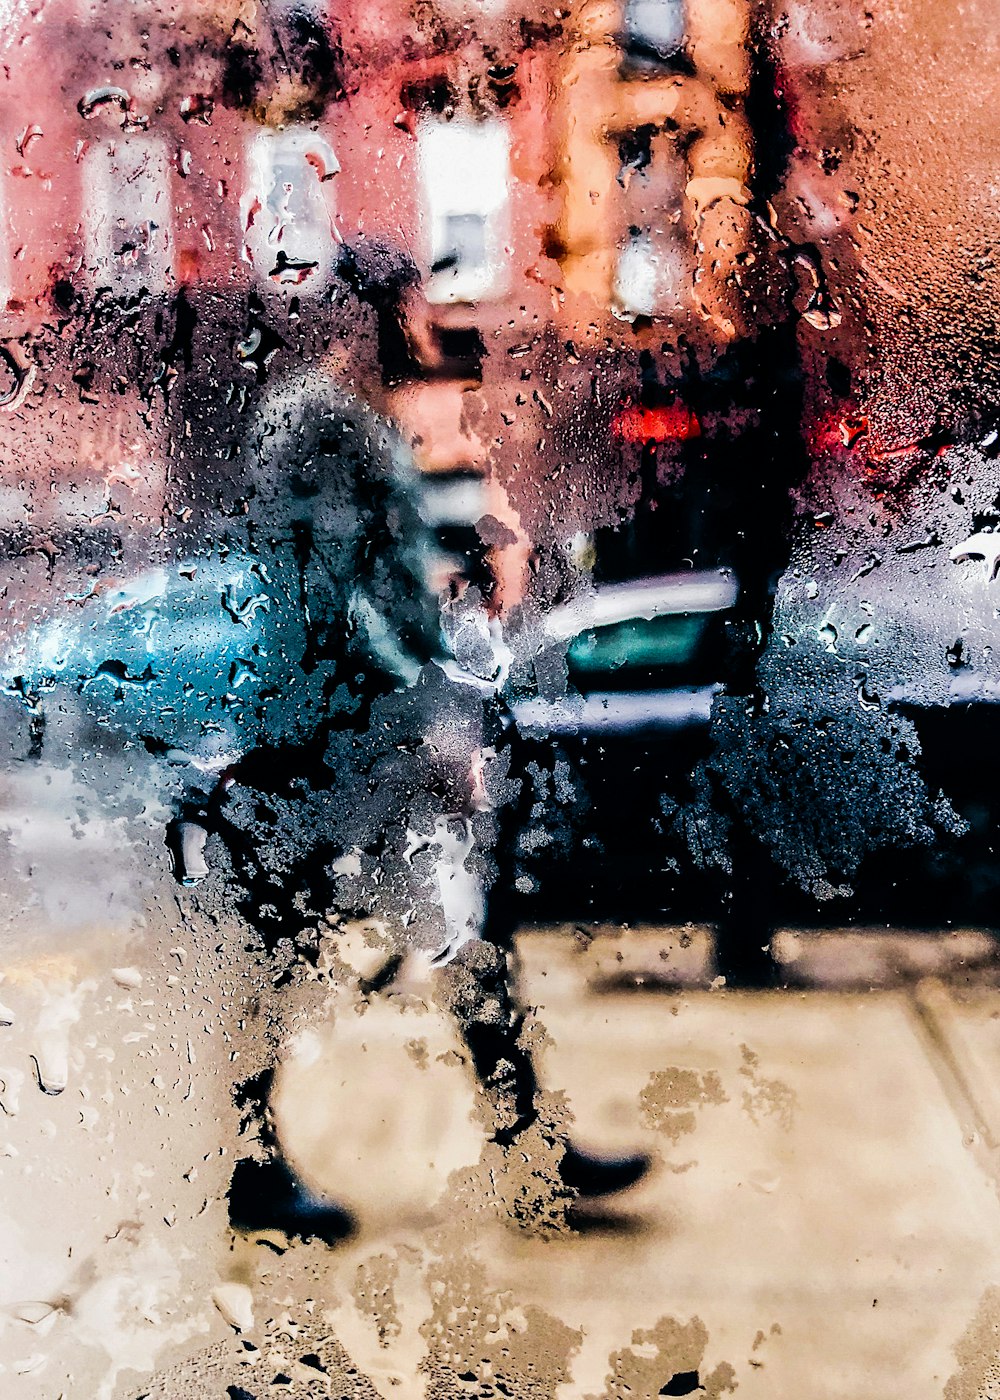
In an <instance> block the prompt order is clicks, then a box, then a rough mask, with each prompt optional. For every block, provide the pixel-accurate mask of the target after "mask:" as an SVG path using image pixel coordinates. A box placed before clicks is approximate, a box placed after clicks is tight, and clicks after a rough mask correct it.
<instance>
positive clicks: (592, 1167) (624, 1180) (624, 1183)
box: [560, 1147, 652, 1200]
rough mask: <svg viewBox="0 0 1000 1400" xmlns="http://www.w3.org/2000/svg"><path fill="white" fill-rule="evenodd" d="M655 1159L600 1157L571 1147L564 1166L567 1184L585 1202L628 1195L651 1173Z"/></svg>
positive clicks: (639, 1154) (637, 1154) (644, 1156)
mask: <svg viewBox="0 0 1000 1400" xmlns="http://www.w3.org/2000/svg"><path fill="white" fill-rule="evenodd" d="M651 1165H652V1159H651V1158H650V1157H649V1156H647V1154H646V1153H645V1152H635V1153H632V1154H630V1155H629V1156H625V1157H598V1156H595V1155H593V1154H592V1153H589V1152H581V1151H580V1149H579V1148H577V1147H567V1148H566V1151H565V1154H564V1155H563V1159H562V1162H561V1164H560V1172H561V1174H562V1179H563V1184H564V1185H565V1186H568V1187H569V1189H570V1190H571V1191H575V1192H576V1194H577V1196H579V1197H580V1198H581V1199H583V1200H593V1199H594V1197H596V1196H612V1195H614V1194H615V1193H616V1192H617V1191H626V1190H627V1189H628V1188H629V1187H630V1186H634V1185H635V1184H636V1182H637V1181H641V1180H642V1178H643V1177H644V1176H645V1175H646V1173H647V1172H648V1171H649V1168H650V1166H651Z"/></svg>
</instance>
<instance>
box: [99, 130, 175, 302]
mask: <svg viewBox="0 0 1000 1400" xmlns="http://www.w3.org/2000/svg"><path fill="white" fill-rule="evenodd" d="M83 188H84V190H85V191H87V192H89V204H88V207H87V210H86V214H85V230H86V233H85V237H86V252H87V268H88V272H89V276H90V281H91V284H92V285H93V287H94V288H95V289H97V288H101V287H107V288H109V289H110V290H111V292H112V293H113V295H115V296H130V295H134V294H135V293H137V292H139V291H141V290H142V289H143V288H145V289H146V290H148V291H151V292H155V291H162V290H163V289H165V288H166V286H167V284H168V283H169V281H170V279H171V276H172V272H173V207H172V193H171V181H170V167H169V161H168V159H167V152H166V147H165V145H164V143H163V142H162V141H160V140H158V139H156V138H155V137H150V136H128V137H121V138H118V139H115V140H114V141H109V142H106V143H101V144H99V145H95V146H92V147H91V149H90V150H89V151H88V152H87V153H86V156H85V157H84V161H83Z"/></svg>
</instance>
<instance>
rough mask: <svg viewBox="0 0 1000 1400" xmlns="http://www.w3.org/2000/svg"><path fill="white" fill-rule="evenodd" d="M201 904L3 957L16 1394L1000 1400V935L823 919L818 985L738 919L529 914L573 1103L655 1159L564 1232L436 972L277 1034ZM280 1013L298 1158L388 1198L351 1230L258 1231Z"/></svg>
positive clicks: (530, 997)
mask: <svg viewBox="0 0 1000 1400" xmlns="http://www.w3.org/2000/svg"><path fill="white" fill-rule="evenodd" d="M192 928H193V930H194V931H193V932H192V933H191V934H190V936H189V935H187V934H186V933H185V931H184V930H183V929H182V928H179V927H178V926H177V925H176V924H173V923H171V924H169V925H166V926H165V928H164V931H163V937H162V941H160V942H159V943H157V944H153V943H151V942H150V943H147V944H145V945H142V946H141V947H140V946H139V945H131V946H130V947H129V948H128V949H126V948H124V947H122V946H116V945H115V944H114V942H113V941H112V940H110V939H108V938H102V939H100V940H95V941H94V943H93V946H92V947H91V950H90V953H89V954H88V957H87V959H85V960H82V959H79V958H78V960H77V963H75V964H73V965H72V966H71V965H69V964H68V963H67V964H66V965H65V966H64V965H63V964H62V963H59V964H58V966H57V967H49V966H48V965H46V966H44V967H43V966H42V965H41V964H38V963H37V959H36V960H35V961H34V962H32V963H31V964H30V966H29V965H28V964H25V966H24V967H23V968H22V969H21V971H20V972H19V973H18V974H17V975H16V976H15V975H14V973H13V972H12V971H11V970H10V969H8V970H7V971H8V978H7V982H6V983H5V985H4V988H3V992H4V1001H5V1002H9V1003H10V1007H11V1010H10V1012H9V1013H4V1014H5V1015H6V1016H7V1019H8V1020H12V1021H13V1024H12V1025H7V1026H5V1027H4V1031H3V1053H4V1056H5V1059H4V1062H3V1065H2V1066H0V1070H2V1073H0V1081H2V1092H0V1104H2V1107H3V1109H4V1114H5V1118H4V1123H5V1133H6V1141H5V1146H4V1148H3V1193H2V1207H3V1211H4V1212H5V1215H6V1220H5V1224H4V1230H3V1231H2V1232H0V1235H2V1239H3V1247H2V1252H0V1262H2V1263H3V1270H2V1271H0V1272H2V1280H0V1289H2V1296H0V1325H2V1331H3V1337H2V1344H0V1389H2V1391H3V1393H4V1395H6V1394H7V1393H8V1391H9V1392H10V1393H11V1394H12V1395H16V1396H18V1397H19V1400H21V1397H24V1400H55V1397H56V1396H62V1397H64V1400H95V1397H100V1400H137V1397H138V1396H140V1395H141V1396H147V1395H148V1396H150V1397H151V1400H196V1398H197V1397H201V1396H208V1397H211V1400H221V1397H223V1396H225V1395H227V1394H233V1395H236V1396H238V1397H243V1396H246V1395H249V1396H252V1397H254V1400H259V1398H260V1397H261V1396H263V1395H265V1394H276V1395H278V1394H280V1395H288V1396H294V1397H299V1396H303V1397H304V1396H315V1395H325V1396H333V1397H341V1396H345V1397H350V1400H356V1398H357V1400H376V1397H379V1396H381V1397H383V1400H392V1398H395V1400H457V1397H458V1396H483V1397H489V1396H492V1397H493V1400H497V1397H500V1396H509V1397H513V1400H549V1397H552V1398H553V1400H591V1397H593V1400H626V1397H627V1400H646V1397H654V1396H658V1395H660V1394H665V1395H683V1394H690V1395H697V1396H699V1397H713V1396H720V1395H726V1394H729V1393H731V1392H733V1390H734V1389H735V1392H736V1393H737V1394H738V1395H740V1396H744V1397H747V1400H895V1397H897V1396H898V1397H905V1400H938V1397H946V1400H987V1397H989V1396H993V1395H1000V1388H998V1386H997V1377H998V1376H1000V1360H998V1358H1000V1197H998V1183H1000V1088H998V1087H997V1078H998V1075H997V1070H998V1068H1000V985H997V984H998V982H1000V978H998V975H997V968H996V964H995V962H994V961H993V960H992V947H991V944H990V941H989V940H988V939H985V938H983V936H981V935H976V934H974V933H969V932H966V933H959V934H951V933H948V934H945V935H943V936H942V937H941V938H939V939H937V940H934V939H927V938H924V939H923V941H922V942H921V943H920V944H919V945H918V944H917V943H915V942H914V939H913V937H907V938H902V937H896V936H895V935H887V934H885V933H882V934H879V935H878V936H877V938H875V936H874V935H873V936H872V937H871V938H868V937H867V936H866V937H864V938H861V939H860V940H859V939H858V937H857V935H856V934H851V935H848V936H846V937H844V938H840V936H839V935H838V936H837V937H831V936H824V937H823V938H821V939H819V940H818V941H817V940H816V939H815V937H814V936H813V935H804V934H803V935H791V934H789V935H788V939H786V943H787V942H788V940H789V939H790V940H791V941H792V943H794V948H793V951H792V954H791V956H790V958H788V961H789V963H790V964H793V965H794V967H795V969H796V972H795V975H796V976H797V978H798V979H799V980H800V982H802V983H803V984H805V983H808V982H810V980H811V981H812V983H813V984H817V983H818V984H820V985H801V986H799V987H797V988H796V989H794V990H786V991H781V992H737V991H732V990H729V989H727V988H726V987H725V986H724V985H720V983H719V979H718V978H717V976H716V974H715V969H714V968H713V966H712V945H711V937H710V931H709V930H706V929H698V928H686V929H681V930H651V929H629V930H624V931H623V930H617V931H608V930H605V931H601V930H599V929H597V930H595V929H593V928H588V929H580V928H573V927H568V928H564V929H561V930H549V931H539V930H534V931H525V932H524V934H523V935H522V936H521V938H520V939H519V940H518V949H519V963H520V974H519V975H520V981H521V991H522V995H523V998H524V1000H525V1002H526V1003H527V1004H528V1005H529V1006H530V1007H533V1008H534V1009H535V1010H534V1016H533V1019H532V1021H531V1024H530V1034H531V1037H532V1039H533V1042H534V1044H535V1046H536V1051H537V1057H538V1062H539V1066H540V1069H541V1075H542V1079H543V1082H544V1084H545V1086H546V1088H547V1090H548V1091H549V1094H548V1098H547V1100H546V1102H547V1104H548V1106H549V1107H550V1108H552V1109H553V1111H558V1110H559V1107H560V1101H561V1096H563V1097H564V1098H565V1101H566V1103H567V1104H568V1107H569V1109H570V1110H571V1111H572V1113H573V1114H574V1115H575V1120H576V1122H575V1129H574V1132H575V1138H576V1140H577V1142H578V1143H579V1144H580V1145H581V1146H584V1147H587V1148H591V1149H594V1150H604V1151H615V1150H618V1149H626V1150H633V1149H635V1148H636V1147H640V1146H642V1147H647V1148H648V1149H649V1150H650V1151H652V1152H653V1153H654V1154H655V1156H656V1158H657V1165H656V1169H655V1170H654V1171H653V1172H652V1173H651V1175H650V1176H649V1178H648V1179H647V1180H646V1181H644V1182H643V1183H642V1184H641V1186H639V1187H637V1188H636V1189H635V1190H633V1191H632V1192H630V1193H627V1194H626V1195H624V1196H622V1197H620V1198H618V1199H617V1200H615V1201H614V1202H613V1203H611V1204H609V1206H608V1208H607V1209H606V1211H605V1213H604V1214H603V1215H597V1214H594V1213H593V1212H591V1214H590V1216H589V1217H588V1219H586V1220H583V1221H580V1222H579V1223H578V1228H577V1229H576V1230H575V1231H574V1232H572V1233H570V1232H563V1233H555V1234H550V1235H548V1236H546V1237H538V1236H536V1235H532V1234H530V1233H526V1232H524V1231H522V1230H518V1229H516V1228H514V1227H513V1226H511V1225H509V1224H502V1223H501V1222H500V1218H499V1217H498V1214H497V1213H496V1212H494V1211H492V1210H491V1209H490V1208H489V1196H490V1191H491V1189H494V1190H495V1193H496V1194H497V1195H498V1196H502V1194H503V1189H504V1183H503V1182H500V1181H498V1180H497V1179H496V1177H495V1171H496V1170H498V1164H497V1162H496V1160H495V1158H492V1159H491V1158H490V1156H489V1149H488V1148H486V1147H485V1145H484V1141H485V1140H484V1132H483V1128H482V1126H481V1124H480V1123H479V1121H478V1119H477V1114H476V1109H477V1101H476V1095H475V1091H474V1086H473V1083H472V1079H471V1075H470V1073H469V1068H468V1065H467V1064H466V1063H465V1061H464V1056H463V1053H462V1047H461V1046H460V1045H459V1044H458V1042H457V1040H456V1037H455V1034H454V1031H453V1029H452V1027H451V1026H450V1025H449V1024H448V1023H447V1022H446V1021H445V1020H444V1019H443V1018H442V1017H441V1016H440V1015H439V1014H438V1013H437V1012H435V1011H433V1010H431V1009H429V1007H428V1005H427V1003H426V1002H425V1000H423V999H422V998H421V996H420V995H419V994H418V993H417V992H414V991H413V989H412V988H411V989H410V991H409V992H408V991H407V990H406V988H405V987H402V988H401V987H397V988H396V991H395V992H394V993H391V994H383V995H379V996H377V997H373V998H371V999H370V1000H368V1001H359V1000H358V999H357V997H356V996H354V995H353V994H351V993H350V992H349V991H348V990H347V989H346V988H345V987H344V986H343V985H342V984H341V983H340V981H339V980H338V978H337V977H333V978H332V980H331V981H330V982H328V983H327V982H318V983H316V984H314V986H313V989H314V990H315V991H316V992H317V995H318V996H319V997H320V998H321V999H322V998H323V997H326V998H328V1001H327V1011H326V1015H325V1016H323V1015H321V1016H319V1017H318V1018H317V1014H316V1006H317V1002H316V999H315V998H313V999H312V1000H311V1001H309V1004H308V1005H307V1004H306V1002H305V1001H303V1002H302V1006H301V1012H299V1011H297V1010H296V1009H295V1008H296V1004H297V1003H296V1002H295V1000H294V998H293V999H292V1000H291V1001H289V993H288V991H287V990H286V991H278V990H275V991H274V994H273V1008H274V1010H273V1014H274V1015H275V1016H276V1015H277V1014H278V1010H279V1009H280V1008H281V1007H284V1011H283V1012H282V1013H281V1014H282V1016H283V1020H282V1022H281V1025H280V1027H279V1023H278V1021H276V1020H273V1019H272V1020H268V1016H269V1015H271V1014H272V1013H266V1012H265V1010H263V1009H262V1008H261V1004H260V999H261V996H262V995H263V991H262V988H261V985H260V983H259V978H257V977H256V974H254V973H253V972H252V969H250V970H246V971H240V970H239V966H238V964H237V963H236V962H235V961H234V960H233V959H232V958H231V957H230V955H229V954H228V953H227V952H226V951H225V950H224V949H223V948H222V946H221V945H220V946H219V947H215V945H214V931H213V937H212V938H207V937H205V936H204V934H205V931H202V932H201V933H198V930H197V928H195V927H194V926H192ZM185 938H187V939H188V942H184V941H183V940H184V939H185ZM838 939H839V940H840V941H839V942H838ZM866 939H867V941H866ZM894 939H895V941H894ZM811 940H812V941H811ZM879 940H880V941H879ZM140 954H141V958H140ZM133 956H134V957H135V958H136V959H137V961H136V963H135V965H132V963H131V961H130V959H131V958H132V957H133ZM786 957H787V948H786ZM105 962H106V963H107V966H105V965H104V964H105ZM36 964H37V965H36ZM810 969H811V971H810ZM848 972H849V974H850V975H847V974H848ZM835 973H836V976H838V977H840V978H841V980H846V981H847V982H848V983H849V984H850V986H851V988H852V989H851V990H835V989H834V988H833V987H832V986H831V985H830V983H831V982H832V981H833V980H834V974H835ZM57 1013H58V1015H57ZM43 1032H44V1034H43ZM268 1036H270V1037H271V1041H270V1044H272V1045H275V1046H276V1045H277V1044H278V1042H279V1039H280V1041H281V1043H282V1046H283V1049H282V1051H281V1056H280V1063H279V1068H278V1071H277V1076H276V1087H275V1094H274V1098H273V1106H274V1109H275V1114H276V1119H277V1124H278V1127H279V1130H280V1133H281V1136H282V1139H283V1142H284V1144H285V1147H286V1150H287V1152H288V1154H289V1156H290V1157H291V1159H292V1160H293V1161H294V1162H295V1163H296V1165H297V1166H298V1168H299V1169H300V1171H302V1173H303V1174H304V1175H305V1176H306V1177H307V1179H309V1180H310V1181H311V1182H312V1183H313V1184H314V1185H317V1186H321V1187H323V1188H325V1189H326V1190H328V1191H329V1192H330V1194H331V1195H333V1196H334V1197H336V1198H337V1199H338V1200H340V1201H342V1202H343V1203H344V1204H346V1205H347V1206H349V1207H350V1208H351V1209H352V1210H353V1211H354V1212H355V1213H356V1216H357V1219H358V1222H359V1232H358V1234H357V1236H356V1237H355V1238H354V1239H352V1240H350V1241H349V1242H347V1243H344V1244H342V1245H340V1246H338V1247H337V1248H335V1249H328V1248H327V1247H326V1246H324V1245H322V1244H321V1243H319V1242H318V1241H314V1242H311V1243H309V1244H303V1243H300V1242H297V1243H293V1244H292V1245H291V1247H286V1246H287V1241H285V1240H284V1238H283V1237H281V1236H276V1237H273V1238H269V1237H266V1236H261V1237H258V1238H256V1239H238V1240H236V1242H235V1243H234V1244H232V1243H231V1240H230V1236H229V1233H228V1231H227V1229H226V1223H225V1216H226V1209H225V1192H226V1188H227V1184H228V1180H229V1176H230V1173H231V1170H232V1161H233V1159H234V1156H236V1155H243V1154H245V1153H246V1151H248V1150H249V1145H248V1142H247V1140H246V1139H245V1138H241V1137H240V1136H239V1135H238V1127H239V1124H238V1117H239V1115H238V1113H237V1112H236V1110H235V1108H234V1106H233V1104H232V1100H231V1094H230V1086H231V1084H232V1083H233V1082H234V1081H236V1080H241V1079H244V1078H245V1077H246V1076H247V1075H248V1074H251V1073H254V1072H256V1071H257V1068H259V1067H260V1066H263V1065H265V1064H266V1063H267V1062H268V1057H269V1055H270V1053H271V1052H270V1051H269V1050H268V1049H267V1045H268V1041H267V1037H268ZM46 1044H47V1045H48V1046H49V1049H50V1053H49V1058H48V1059H46V1057H45V1055H43V1054H41V1050H42V1048H43V1047H44V1046H45V1045H46ZM55 1051H58V1052H59V1054H58V1055H57V1054H56V1053H55ZM32 1057H35V1058H34V1059H33V1058H32ZM57 1072H58V1073H57ZM60 1075H61V1076H62V1079H63V1080H66V1078H67V1075H68V1083H67V1087H66V1088H65V1090H64V1091H62V1092H58V1093H55V1094H53V1092H52V1087H53V1086H52V1085H50V1088H49V1090H48V1091H47V1092H40V1091H39V1088H38V1087H37V1086H36V1085H35V1082H34V1079H35V1077H36V1076H37V1078H38V1080H39V1083H41V1082H43V1081H47V1080H50V1079H53V1078H59V1077H60ZM18 1076H20V1077H18ZM18 1086H20V1094H19V1097H17V1102H15V1097H16V1096H15V1093H14V1091H15V1090H16V1089H17V1087H18ZM534 1153H537V1154H538V1160H542V1159H543V1158H544V1155H545V1154H544V1151H543V1150H542V1148H541V1145H540V1139H538V1138H535V1139H533V1140H530V1141H528V1142H526V1143H525V1151H524V1153H523V1154H522V1156H523V1158H529V1157H532V1154H534ZM533 1164H534V1163H533V1161H526V1162H524V1163H523V1169H524V1173H525V1179H530V1172H531V1170H533ZM543 1197H544V1192H542V1193H541V1195H540V1197H539V1199H540V1201H541V1208H544V1206H545V1200H544V1199H543ZM192 1358H193V1359H192Z"/></svg>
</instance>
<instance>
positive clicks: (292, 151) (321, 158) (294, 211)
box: [242, 127, 340, 294]
mask: <svg viewBox="0 0 1000 1400" xmlns="http://www.w3.org/2000/svg"><path fill="white" fill-rule="evenodd" d="M339 169H340V164H339V162H338V161H337V157H336V156H335V154H334V152H333V149H332V148H331V147H330V145H329V144H328V143H327V142H326V141H324V140H323V138H322V137H321V136H319V135H317V133H316V132H314V131H311V130H309V129H308V128H304V127H289V128H287V129H286V130H284V131H271V130H265V131H261V132H258V133H257V134H256V135H255V136H254V137H253V139H252V141H251V144H250V150H249V153H248V180H247V188H246V193H245V194H244V196H243V201H242V215H243V243H244V256H245V257H246V259H247V261H248V262H249V263H251V264H252V266H253V268H254V270H255V271H256V273H257V276H258V278H259V279H260V280H261V281H262V282H263V283H265V284H266V285H268V286H270V287H275V288H278V289H282V288H294V289H295V291H296V292H297V293H299V294H301V293H302V292H320V291H322V290H323V288H324V287H326V286H327V285H328V283H329V282H330V279H331V277H332V276H333V271H334V268H335V266H336V262H337V241H338V240H337V235H336V230H335V227H334V215H333V202H332V199H331V198H330V197H329V195H328V192H327V191H328V182H329V181H331V180H332V179H333V176H334V175H335V174H336V173H337V171H338V170H339Z"/></svg>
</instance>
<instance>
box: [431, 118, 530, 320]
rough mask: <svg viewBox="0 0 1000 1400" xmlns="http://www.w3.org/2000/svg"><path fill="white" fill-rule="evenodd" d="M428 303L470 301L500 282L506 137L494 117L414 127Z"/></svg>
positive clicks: (499, 287)
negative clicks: (425, 255) (418, 153)
mask: <svg viewBox="0 0 1000 1400" xmlns="http://www.w3.org/2000/svg"><path fill="white" fill-rule="evenodd" d="M418 141H419V152H420V177H421V192H422V205H423V215H424V225H425V230H426V241H427V253H428V258H427V261H428V266H429V269H430V279H429V281H428V284H427V298H428V300H429V301H431V302H438V303H440V302H456V301H457V302H472V301H480V300H483V299H484V298H487V297H493V296H498V295H499V294H500V293H501V292H502V291H503V290H504V287H505V286H506V275H507V271H506V270H507V265H508V257H507V250H506V245H507V242H508V239H509V233H510V228H509V225H510V207H509V199H510V193H509V191H510V184H509V179H510V169H509V167H510V137H509V134H508V131H507V127H506V125H505V124H504V123H503V122H499V121H482V122H475V121H466V120H461V119H455V120H453V121H450V122H448V121H441V120H439V119H436V118H435V119H429V120H427V121H424V122H422V123H421V124H420V126H419V127H418Z"/></svg>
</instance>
